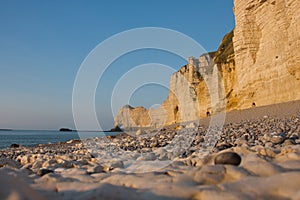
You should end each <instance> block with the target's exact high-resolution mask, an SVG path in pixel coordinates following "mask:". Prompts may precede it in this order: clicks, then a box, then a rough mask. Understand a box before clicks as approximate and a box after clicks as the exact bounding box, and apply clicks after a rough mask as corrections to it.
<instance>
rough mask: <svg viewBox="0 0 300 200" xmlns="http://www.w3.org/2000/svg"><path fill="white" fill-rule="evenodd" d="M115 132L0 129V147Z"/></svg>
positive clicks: (48, 142)
mask: <svg viewBox="0 0 300 200" xmlns="http://www.w3.org/2000/svg"><path fill="white" fill-rule="evenodd" d="M117 134H119V133H117V132H79V133H77V132H59V131H44V130H32V131H31V130H11V131H0V149H5V148H8V147H9V146H10V145H11V144H21V145H23V146H32V145H36V144H50V143H57V142H66V141H69V140H72V139H84V138H93V137H103V136H104V135H117Z"/></svg>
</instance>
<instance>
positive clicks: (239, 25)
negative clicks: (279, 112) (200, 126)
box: [115, 0, 300, 128]
mask: <svg viewBox="0 0 300 200" xmlns="http://www.w3.org/2000/svg"><path fill="white" fill-rule="evenodd" d="M299 10H300V1H299V0H235V1H234V13H235V18H236V27H235V29H234V31H231V32H230V33H228V34H227V35H225V37H224V38H223V40H222V42H221V44H220V47H219V48H218V50H217V51H216V52H212V53H208V54H205V55H201V56H200V57H199V58H197V59H195V58H193V57H190V58H189V59H188V63H187V65H185V66H183V67H182V68H181V69H180V70H179V71H178V72H176V73H174V74H173V75H172V77H171V80H170V88H169V95H168V98H167V99H166V100H165V101H164V102H163V103H162V105H161V107H160V108H159V109H156V110H155V109H150V110H146V109H145V108H143V107H137V108H132V107H130V106H125V107H123V108H122V109H121V110H120V111H119V112H118V114H117V115H116V116H115V126H124V128H129V127H150V126H151V127H160V126H162V125H169V124H172V123H178V122H185V121H191V120H196V119H199V118H202V117H205V116H206V115H207V114H215V113H218V112H221V111H224V110H227V111H229V110H232V109H245V108H249V107H251V106H252V104H253V103H255V105H256V106H262V105H269V104H274V103H280V102H287V101H292V100H298V99H300V92H299V88H300V51H299V49H300V33H299V30H300V13H299V12H298V11H299Z"/></svg>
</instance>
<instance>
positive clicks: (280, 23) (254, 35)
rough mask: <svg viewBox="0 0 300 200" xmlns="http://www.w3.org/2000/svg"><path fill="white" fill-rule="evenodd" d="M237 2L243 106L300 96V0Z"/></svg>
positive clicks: (237, 48)
mask: <svg viewBox="0 0 300 200" xmlns="http://www.w3.org/2000/svg"><path fill="white" fill-rule="evenodd" d="M234 3H235V5H234V7H235V8H234V10H235V11H234V13H235V17H236V28H235V36H234V38H233V41H234V42H233V44H234V51H235V62H236V72H237V73H236V74H237V79H238V83H239V84H238V87H237V90H238V93H239V96H238V100H239V103H238V104H239V108H241V109H242V108H247V107H250V106H251V104H252V102H255V103H256V105H259V106H261V105H268V104H274V103H280V102H286V101H291V100H296V99H300V92H299V88H300V51H299V48H300V33H299V31H300V12H299V10H300V1H299V0H246V1H245V0H235V1H234Z"/></svg>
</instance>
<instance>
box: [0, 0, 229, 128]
mask: <svg viewBox="0 0 300 200" xmlns="http://www.w3.org/2000/svg"><path fill="white" fill-rule="evenodd" d="M232 10H233V2H232V0H227V1H224V0H222V1H220V0H209V1H203V0H190V1H189V0H187V1H179V0H178V1H177V0H151V1H146V0H128V1H122V0H119V1H116V0H99V1H96V0H94V1H93V0H90V1H83V0H82V1H78V0H74V1H73V0H51V1H50V0H36V1H34V0H27V1H22V0H19V1H16V0H0V70H1V73H0V92H1V96H0V128H13V129H58V128H60V127H71V128H74V124H73V118H72V90H73V83H74V80H75V77H76V73H77V71H78V69H79V67H80V65H81V63H82V62H83V60H84V59H85V57H86V56H87V55H88V53H89V52H90V51H91V50H92V49H93V48H95V47H96V46H97V45H98V44H99V43H100V42H102V41H103V40H105V39H107V38H109V37H110V36H112V35H114V34H117V33H119V32H122V31H125V30H128V29H132V28H139V27H164V28H169V29H173V30H176V31H179V32H182V33H184V34H186V35H188V36H190V37H191V38H193V39H195V40H196V41H197V42H198V43H200V44H201V45H202V46H203V47H204V48H205V49H206V50H207V51H214V50H216V49H217V48H218V45H219V43H220V41H221V39H222V37H223V36H224V35H225V34H226V33H227V32H229V31H231V30H232V29H233V27H234V16H233V11H232ZM191 56H199V55H191ZM149 62H153V63H154V62H156V63H163V64H166V65H168V66H171V67H173V68H174V69H176V70H178V69H179V68H180V67H181V66H182V65H184V64H185V62H186V61H185V60H183V59H181V58H178V57H176V56H174V55H172V54H168V53H166V52H162V51H157V50H144V51H142V52H132V53H130V54H128V55H126V56H122V57H121V58H120V59H118V60H117V61H116V62H114V63H113V64H112V67H111V68H110V70H108V71H107V72H106V76H105V77H104V79H103V80H102V81H101V82H100V84H99V86H98V87H99V88H98V90H97V94H96V108H97V113H98V114H99V115H101V116H99V120H100V121H101V126H102V127H103V128H104V129H109V128H111V127H112V124H113V119H112V117H113V116H112V113H111V110H110V101H109V98H107V97H108V96H110V95H111V90H112V88H113V87H114V83H115V82H116V81H117V80H118V79H119V78H120V77H121V76H122V74H124V73H126V71H128V70H129V69H130V68H132V67H134V66H136V65H139V64H143V63H149ZM169 78H170V77H166V79H169ZM166 97H167V88H163V87H161V86H156V85H148V86H145V87H142V88H139V89H138V90H137V91H136V93H134V94H133V96H132V99H131V102H130V104H131V105H133V106H138V105H143V106H145V107H151V106H152V105H154V104H160V103H162V101H163V100H164V99H165V98H166ZM100 113H101V114H100Z"/></svg>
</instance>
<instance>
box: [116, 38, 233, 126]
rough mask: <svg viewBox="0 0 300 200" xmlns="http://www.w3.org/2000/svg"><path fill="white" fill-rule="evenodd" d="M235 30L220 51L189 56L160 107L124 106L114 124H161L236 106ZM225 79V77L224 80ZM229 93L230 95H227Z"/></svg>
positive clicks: (197, 117)
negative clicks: (195, 56)
mask: <svg viewBox="0 0 300 200" xmlns="http://www.w3.org/2000/svg"><path fill="white" fill-rule="evenodd" d="M232 37H233V32H230V33H229V34H227V35H226V36H225V37H224V39H223V41H222V43H221V45H220V48H219V49H218V51H217V52H213V53H209V54H205V55H202V56H200V57H199V58H198V59H195V58H193V57H190V58H189V59H188V64H187V65H185V66H183V67H182V68H181V69H180V70H179V71H178V72H176V73H174V74H173V75H172V77H171V79H170V88H169V95H168V98H167V99H166V100H165V101H164V102H163V103H162V105H161V107H160V108H158V109H150V110H149V111H147V110H146V109H145V108H142V107H137V108H132V107H130V106H124V107H123V108H122V109H120V111H119V112H118V114H117V115H116V116H115V124H114V125H115V126H124V128H138V127H161V126H163V125H170V124H173V123H178V122H185V121H192V120H195V119H199V118H200V117H205V116H206V115H207V112H209V113H210V114H213V113H216V112H220V111H222V110H224V109H225V108H226V105H227V109H232V108H233V107H235V106H236V100H235V99H236V95H235V91H233V89H232V88H233V87H234V86H235V85H236V83H235V80H236V75H235V62H234V59H233V58H234V52H233V43H232ZM222 79H225V80H226V81H225V82H224V81H223V80H222ZM226 96H227V98H226Z"/></svg>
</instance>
